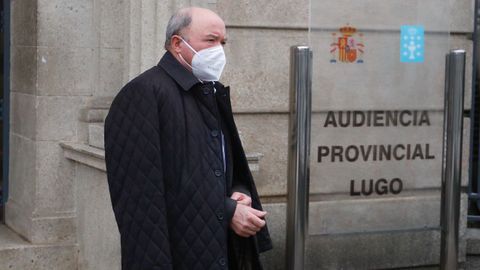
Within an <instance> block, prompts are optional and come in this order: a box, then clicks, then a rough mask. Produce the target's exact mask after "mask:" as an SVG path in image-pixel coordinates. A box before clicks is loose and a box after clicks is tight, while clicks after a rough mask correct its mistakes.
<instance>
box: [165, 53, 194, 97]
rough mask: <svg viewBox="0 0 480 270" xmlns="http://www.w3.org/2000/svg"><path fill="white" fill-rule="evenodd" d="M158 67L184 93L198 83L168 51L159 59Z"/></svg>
mask: <svg viewBox="0 0 480 270" xmlns="http://www.w3.org/2000/svg"><path fill="white" fill-rule="evenodd" d="M158 66H159V67H161V68H163V69H164V70H165V71H166V72H167V73H168V75H170V76H171V77H172V78H173V79H174V80H175V81H176V82H177V83H178V84H179V85H180V86H181V87H182V88H183V90H185V91H188V90H190V88H192V87H193V86H194V85H195V84H197V83H200V81H199V80H198V79H197V78H196V77H195V75H193V73H192V72H191V71H189V70H188V69H186V68H185V67H184V66H182V64H180V63H179V62H178V60H177V59H176V58H175V57H174V56H173V55H172V54H171V53H170V52H169V51H167V52H166V53H165V54H164V55H163V57H162V59H160V62H159V63H158Z"/></svg>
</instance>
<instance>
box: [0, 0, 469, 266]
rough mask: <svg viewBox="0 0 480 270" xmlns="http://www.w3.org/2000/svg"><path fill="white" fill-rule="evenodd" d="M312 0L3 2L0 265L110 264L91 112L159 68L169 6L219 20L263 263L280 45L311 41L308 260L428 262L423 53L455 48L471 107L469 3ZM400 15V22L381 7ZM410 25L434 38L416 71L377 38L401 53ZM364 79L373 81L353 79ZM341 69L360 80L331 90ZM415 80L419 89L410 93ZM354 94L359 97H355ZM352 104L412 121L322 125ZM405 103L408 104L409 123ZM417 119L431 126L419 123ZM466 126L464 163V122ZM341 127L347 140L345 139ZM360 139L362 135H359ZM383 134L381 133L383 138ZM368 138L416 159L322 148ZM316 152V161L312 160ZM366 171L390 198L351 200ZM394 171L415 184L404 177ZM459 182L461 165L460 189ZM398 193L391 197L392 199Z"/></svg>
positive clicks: (283, 145)
mask: <svg viewBox="0 0 480 270" xmlns="http://www.w3.org/2000/svg"><path fill="white" fill-rule="evenodd" d="M318 2H322V3H317V2H315V1H307V0H296V1H287V0H281V1H263V0H262V1H258V0H257V1H253V0H241V1H235V0H162V1H158V0H141V1H138V0H11V3H10V4H11V7H10V15H11V20H10V23H11V30H10V31H11V32H10V33H11V34H10V38H11V45H10V63H11V69H10V78H9V79H10V86H11V87H10V121H11V125H10V131H9V138H10V144H9V145H10V151H9V160H10V161H9V177H8V183H9V198H8V201H7V203H6V205H5V218H4V223H5V224H4V225H0V269H81V270H87V269H89V270H90V269H92V270H100V269H102V270H103V269H105V270H109V269H120V246H119V234H118V229H117V226H116V223H115V220H114V216H113V212H112V208H111V203H110V197H109V193H108V185H107V179H106V173H105V163H104V151H103V121H104V118H105V116H106V113H107V112H108V108H109V105H110V103H111V101H112V99H113V97H114V96H115V94H116V93H117V92H118V91H119V90H120V88H121V87H122V86H123V85H124V84H125V83H126V82H128V81H129V80H130V79H131V78H133V77H135V76H136V75H138V74H140V73H141V72H142V71H144V70H146V69H148V68H150V67H151V66H153V65H156V64H157V62H158V61H159V59H160V57H161V55H162V54H163V52H164V49H163V43H164V33H165V27H166V23H167V21H168V19H169V17H170V16H171V15H172V14H173V12H174V11H175V10H177V9H179V8H181V7H186V6H201V7H206V8H210V9H212V10H214V11H216V12H217V13H218V14H219V15H220V16H221V17H222V18H224V20H225V22H226V25H227V36H228V45H227V46H226V47H225V51H226V55H227V62H228V63H227V66H226V69H225V71H224V75H223V77H222V81H223V82H224V83H225V84H227V85H230V86H231V89H232V94H231V95H232V105H233V109H234V113H235V119H236V122H237V125H238V129H239V131H240V133H241V138H242V141H243V144H244V147H245V150H246V152H247V156H248V159H249V163H250V167H251V169H252V172H253V174H254V178H255V181H256V184H257V188H258V190H259V194H260V196H261V200H262V203H263V204H264V206H265V209H266V210H267V211H268V212H269V214H268V217H267V221H268V224H269V226H270V230H271V234H272V235H271V236H272V239H273V242H274V250H272V251H269V252H267V253H265V254H263V255H262V260H263V262H264V264H265V268H266V269H286V268H285V260H286V248H285V247H286V231H287V229H286V212H287V194H288V192H287V182H288V181H287V180H288V179H287V164H288V125H289V122H288V121H289V113H290V108H289V91H290V82H289V80H290V55H289V53H290V47H291V46H293V45H298V44H309V45H311V47H312V48H313V50H314V51H313V54H314V59H318V62H315V61H317V60H314V73H313V88H314V95H313V99H312V102H313V108H314V115H313V120H312V122H313V123H312V129H313V131H312V132H313V133H312V154H311V156H312V159H315V161H312V165H311V179H313V180H312V182H311V193H312V196H311V204H310V220H309V222H310V223H309V240H308V244H307V259H306V261H307V268H310V269H373V268H375V269H378V268H381V269H389V268H391V269H394V268H402V267H414V266H415V267H417V266H419V267H420V266H425V267H427V266H434V265H438V262H439V256H440V253H439V245H440V231H439V229H438V227H439V222H440V195H439V194H440V193H439V190H440V186H441V160H442V158H441V156H442V131H441V129H442V123H443V118H442V113H443V111H442V109H443V107H442V106H443V105H442V104H443V87H444V85H443V83H444V74H443V72H444V65H443V63H444V58H442V59H440V60H438V59H437V60H435V61H433V59H432V58H431V55H435V57H437V56H438V55H442V54H443V55H444V54H445V53H447V52H448V50H449V49H450V48H464V49H466V51H467V72H466V73H467V75H466V78H467V80H466V86H467V87H466V89H465V93H466V97H465V100H466V101H465V107H466V109H468V108H470V100H471V99H470V93H471V91H472V90H471V85H472V82H471V78H472V71H471V70H472V69H471V66H472V57H471V56H472V52H473V45H472V44H473V43H472V40H471V35H472V33H473V31H474V29H473V21H474V1H473V0H457V1H455V3H453V1H443V0H442V1H433V0H432V1H409V2H405V1H400V0H398V1H396V0H389V1H384V0H372V1H352V2H351V3H349V1H333V0H332V1H318ZM354 2H355V3H357V4H356V5H359V6H355V4H354ZM360 2H362V3H360ZM404 2H405V3H404ZM438 2H442V3H443V2H444V3H443V4H439V3H438ZM450 2H452V3H450ZM343 10H355V12H353V11H350V12H343V13H342V11H343ZM397 12H398V13H399V14H398V16H397V14H396V13H397ZM401 12H404V13H406V14H407V15H405V16H403V15H401V14H400V13H401ZM442 12H444V14H443V15H445V16H442V14H441V13H442ZM408 14H414V15H411V16H412V17H409V16H410V15H408ZM329 16H330V17H329ZM396 16H397V17H399V18H404V19H405V21H396V20H395V19H392V18H395V17H396ZM408 18H410V21H408V20H407V19H408ZM399 20H400V19H399ZM415 23H421V24H422V25H424V27H425V40H426V41H425V43H424V44H425V46H427V45H428V46H429V48H430V50H428V51H425V60H424V61H425V62H424V63H422V66H421V67H422V68H419V66H416V68H415V69H413V71H412V70H411V69H408V68H405V67H403V66H401V65H400V64H389V63H393V60H391V59H390V58H389V55H390V54H389V51H388V50H391V53H392V55H394V57H395V59H398V62H400V59H401V56H400V55H399V54H398V52H397V51H398V50H400V49H401V48H398V47H400V46H401V43H400V34H401V29H400V26H401V25H404V24H405V25H411V24H415ZM309 26H310V28H309ZM309 29H310V31H309ZM352 29H354V30H352ZM397 30H398V31H397ZM352 31H354V32H352ZM359 32H362V36H358V33H359ZM354 33H355V35H357V36H356V38H357V43H356V45H357V46H356V49H358V50H357V51H355V53H353V50H349V51H346V49H345V46H343V47H342V45H341V43H342V39H343V40H344V41H345V42H346V43H348V42H350V41H351V40H352V39H351V37H352V36H353V35H354ZM385 33H386V34H385ZM427 37H429V39H428V40H427ZM336 41H338V44H337V45H332V44H336ZM332 46H333V47H332ZM362 46H363V47H362ZM392 48H394V49H392ZM337 53H338V55H337ZM342 53H343V54H342ZM429 53H430V54H429ZM376 54H377V55H378V56H375V55H376ZM429 55H430V56H429ZM380 56H381V57H380ZM392 57H393V56H392ZM392 59H393V58H392ZM359 60H361V61H362V62H358V61H359ZM334 61H335V62H337V63H334ZM339 62H345V63H339ZM347 62H358V65H357V66H356V67H360V68H361V71H358V70H357V71H355V70H353V71H352V70H351V68H350V67H351V66H348V63H347ZM336 64H339V65H336ZM340 64H342V65H343V66H341V65H340ZM339 67H341V68H339ZM345 67H347V69H349V70H347V71H345ZM315 68H316V69H315ZM382 69H383V70H388V71H389V72H388V74H390V75H391V77H388V76H387V78H386V79H385V77H384V78H383V79H382V78H378V77H375V76H374V74H375V70H382ZM345 73H348V74H351V76H349V77H348V78H349V79H345V78H344V77H342V75H341V74H345ZM355 74H361V77H358V78H356V77H355V76H356V75H355ZM419 74H420V75H419ZM329 78H330V79H331V80H329ZM366 78H367V79H368V81H369V82H368V83H366V84H362V82H363V81H364V80H365V79H366ZM402 78H415V80H416V81H415V82H416V83H418V84H419V85H416V84H412V85H410V86H408V84H407V86H405V85H406V84H404V83H403V82H401V79H402ZM422 78H423V79H422ZM345 81H349V85H357V86H359V85H362V87H364V89H363V88H362V87H360V86H359V87H358V89H353V90H352V91H351V92H348V93H342V92H341V89H348V88H349V86H348V85H345V86H343V87H344V88H342V87H341V86H342V82H345ZM384 82H386V83H384ZM402 87H403V88H402ZM387 88H388V89H387ZM408 89H410V90H411V91H408ZM418 89H426V90H425V92H424V93H420V94H418V95H417V94H416V93H418V91H416V90H418ZM362 90H364V92H363V94H361V95H356V93H358V92H359V91H362ZM387 90H388V91H387ZM315 91H316V92H315ZM402 91H403V92H402ZM392 93H403V94H392ZM408 96H410V98H407V97H408ZM403 97H405V100H402V98H403ZM354 111H361V112H364V114H363V116H358V117H363V118H365V119H366V118H367V117H374V116H367V112H369V111H370V112H373V111H383V116H382V119H387V117H388V116H387V115H393V114H396V115H397V117H400V116H399V114H400V113H401V111H407V112H409V113H408V116H409V118H408V119H410V120H405V121H415V122H416V123H417V125H411V126H410V127H407V128H406V129H405V127H399V128H394V129H391V130H386V131H385V132H383V131H381V132H378V129H372V128H370V127H367V126H366V124H364V126H363V127H360V128H359V129H357V128H355V129H353V127H352V128H348V127H347V128H346V129H343V130H341V129H333V126H332V129H327V128H328V127H329V125H334V124H333V122H332V121H333V120H332V117H333V118H335V121H337V120H339V118H340V117H341V116H340V113H344V115H343V117H346V115H347V113H348V112H350V115H351V117H352V118H351V119H352V120H351V121H352V124H351V125H352V126H353V121H354V120H353V119H354V118H353V117H354V116H353V113H354ZM395 111H396V113H395ZM414 113H415V114H417V113H418V116H417V115H416V116H415V119H416V120H413V117H414V116H413V114H414ZM357 114H358V113H357ZM404 114H405V113H404ZM425 114H426V116H425ZM358 115H360V114H358ZM329 117H330V118H329ZM378 117H379V116H377V118H378ZM426 118H427V119H426ZM345 119H346V118H345ZM405 119H407V118H405ZM422 119H423V120H422ZM344 121H346V120H344ZM365 121H366V120H365ZM372 121H373V120H372ZM385 121H386V120H385ZM392 121H393V120H392ZM400 121H401V120H400ZM422 121H423V123H424V124H425V125H427V123H428V124H429V125H427V127H426V128H425V129H422V127H421V126H422V125H421V123H422ZM382 123H384V122H382ZM384 125H385V124H384ZM464 126H465V127H464V129H465V137H464V142H465V147H464V171H465V172H466V171H468V159H469V156H468V153H469V150H468V148H469V146H468V142H469V139H468V134H469V123H468V121H466V122H465V125H464ZM322 128H323V129H322ZM418 130H420V133H418V134H417V133H415V132H417V131H418ZM412 132H413V133H412ZM346 133H348V134H349V135H351V137H348V136H343V137H342V135H341V134H346ZM412 134H413V135H412ZM362 136H368V137H369V138H370V140H367V141H362V140H359V139H358V138H361V137H362ZM409 136H410V137H409ZM411 136H414V137H411ZM387 137H388V138H390V139H393V140H392V141H388V140H383V138H387ZM405 138H407V139H405ZM410 138H413V139H411V140H410ZM375 142H377V143H378V144H379V145H388V144H391V145H393V146H392V147H395V145H397V144H402V145H404V148H406V145H408V144H411V145H412V146H411V147H412V149H411V150H409V151H412V153H411V155H414V152H416V151H417V150H415V149H416V148H415V147H416V146H415V145H416V144H415V143H417V144H419V145H420V146H419V147H420V148H421V150H418V151H421V152H422V157H423V159H424V160H425V162H420V163H416V162H414V163H411V164H410V163H402V162H397V163H395V162H387V163H386V164H385V166H383V163H382V166H381V168H380V167H378V166H377V165H376V164H370V163H369V164H363V163H358V162H351V163H347V164H346V165H345V167H342V166H340V165H344V164H338V163H335V162H333V159H334V157H333V156H332V155H327V154H326V151H331V152H333V151H339V150H338V149H337V150H333V148H332V146H335V145H336V146H343V147H344V148H347V147H348V146H350V145H360V144H365V145H368V144H372V145H373V144H374V143H375ZM395 142H397V144H394V143H395ZM427 145H428V149H427ZM322 147H323V148H322ZM409 147H410V146H409ZM351 149H353V148H351ZM317 151H318V152H317ZM321 151H323V152H321ZM352 151H354V150H352ZM358 151H360V150H358ZM364 151H365V150H364ZM372 151H373V150H372ZM379 151H380V150H379ZM320 152H321V153H322V154H320ZM317 154H318V155H317ZM417 155H419V154H418V153H417ZM432 156H435V158H434V159H433V158H432V161H429V160H428V158H429V157H432ZM321 157H323V158H324V162H323V163H321V162H318V161H319V159H320V158H321ZM337 158H340V157H337ZM346 158H348V157H345V159H346ZM418 158H420V157H419V156H418ZM327 161H330V162H327ZM326 163H328V164H326ZM379 168H380V169H379ZM369 170H380V171H382V172H393V173H391V174H389V175H385V177H387V176H388V177H390V178H389V179H386V180H388V181H389V182H388V183H389V184H390V189H389V190H390V194H388V195H387V196H382V195H383V194H374V195H373V197H372V196H370V197H365V196H364V197H361V196H360V197H361V198H356V197H352V192H353V193H355V192H357V193H361V192H367V193H368V191H365V190H362V179H363V180H364V181H363V185H364V186H365V185H366V186H368V185H369V181H370V178H371V177H374V176H377V175H375V174H373V175H369V174H365V175H359V172H361V173H363V172H367V171H369ZM352 175H358V177H359V179H357V182H350V181H353V179H352V177H353V176H352ZM396 175H401V176H402V177H398V178H402V179H401V180H402V182H401V185H402V186H401V188H400V184H399V182H398V181H397V182H395V181H393V180H394V179H395V177H396ZM405 175H407V176H409V177H411V179H414V180H411V181H410V182H409V181H407V180H405V178H404V177H407V176H405ZM467 178H468V175H467V173H465V174H464V178H463V186H464V187H466V186H467ZM315 179H320V180H318V181H316V180H315ZM374 180H377V182H378V178H376V179H372V181H374ZM342 181H343V182H342ZM377 182H375V185H376V183H377ZM392 183H393V184H392ZM352 185H353V186H352ZM372 185H374V184H372ZM387 186H388V184H387ZM376 188H377V191H378V190H380V191H381V190H383V189H382V188H379V187H376ZM387 188H388V187H387ZM399 189H401V194H398V196H396V195H397V194H395V192H396V191H398V190H399ZM392 191H393V192H392ZM377 193H378V192H377ZM398 193H400V191H398ZM461 213H462V215H461V230H460V239H461V242H460V250H461V252H460V255H459V258H460V261H461V262H464V261H465V258H466V236H465V234H466V216H467V197H466V195H465V194H463V195H462V211H461ZM420 228H423V229H424V230H419V229H420Z"/></svg>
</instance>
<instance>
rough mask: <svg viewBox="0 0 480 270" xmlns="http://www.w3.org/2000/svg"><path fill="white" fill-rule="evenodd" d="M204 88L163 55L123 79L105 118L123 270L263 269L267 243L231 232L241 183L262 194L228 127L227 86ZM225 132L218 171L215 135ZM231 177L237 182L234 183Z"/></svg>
mask: <svg viewBox="0 0 480 270" xmlns="http://www.w3.org/2000/svg"><path fill="white" fill-rule="evenodd" d="M215 91H216V92H215V93H214V88H213V85H212V84H211V83H209V84H201V83H199V82H198V80H197V79H196V78H195V77H194V76H193V74H192V73H191V72H189V71H187V70H186V69H185V68H184V67H183V66H182V65H180V63H178V61H177V60H176V59H175V58H174V57H173V56H172V55H171V54H170V53H169V52H167V53H165V55H164V56H163V58H162V59H161V61H160V63H159V64H158V65H157V66H155V67H153V68H151V69H149V70H147V71H146V72H144V73H142V74H141V75H139V76H138V77H137V78H135V79H133V80H132V81H130V82H129V83H128V84H127V85H125V87H123V89H121V91H120V92H119V93H118V95H117V96H116V97H115V99H114V101H113V103H112V106H111V108H110V111H109V113H108V116H107V118H106V120H105V160H106V165H107V176H108V184H109V189H110V195H111V200H112V206H113V210H114V214H115V219H116V221H117V224H118V228H119V231H120V236H121V252H122V269H123V270H138V269H142V270H147V269H148V270H151V269H155V270H160V269H161V270H169V269H186V270H187V269H188V270H197V269H230V270H236V269H253V270H255V269H262V267H261V264H260V261H259V256H258V254H259V253H260V252H263V251H265V250H268V249H271V240H270V238H269V234H268V231H267V227H266V226H265V227H264V228H263V229H262V230H261V231H260V232H258V233H257V235H256V236H255V237H250V238H242V237H239V236H237V235H235V234H234V233H233V231H231V229H229V223H230V219H231V217H232V215H233V212H234V210H235V207H236V202H234V201H233V200H231V199H230V198H229V196H230V195H231V193H232V185H233V184H235V183H236V184H235V185H237V184H238V185H239V186H241V187H244V189H246V190H245V192H246V193H250V195H251V197H252V207H254V208H256V209H259V210H261V209H262V207H261V204H260V201H259V197H258V194H257V191H256V188H255V184H254V182H253V178H252V175H251V173H250V170H249V168H248V163H247V160H246V157H245V153H244V150H243V148H242V145H241V142H240V139H239V136H238V132H237V128H236V126H235V123H234V120H233V115H232V109H231V104H230V96H229V88H228V87H224V86H223V85H221V84H220V83H216V84H215ZM219 130H225V131H227V134H229V136H227V137H228V142H229V153H230V154H229V157H230V158H227V159H225V160H228V161H229V164H230V165H228V166H227V167H229V168H230V170H228V171H225V169H224V163H223V162H224V159H223V153H222V143H221V142H222V141H221V136H220V135H221V133H220V132H219ZM232 182H234V183H232Z"/></svg>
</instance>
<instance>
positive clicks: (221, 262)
mask: <svg viewBox="0 0 480 270" xmlns="http://www.w3.org/2000/svg"><path fill="white" fill-rule="evenodd" d="M218 263H219V264H220V265H222V266H224V265H225V264H227V260H225V258H220V260H218Z"/></svg>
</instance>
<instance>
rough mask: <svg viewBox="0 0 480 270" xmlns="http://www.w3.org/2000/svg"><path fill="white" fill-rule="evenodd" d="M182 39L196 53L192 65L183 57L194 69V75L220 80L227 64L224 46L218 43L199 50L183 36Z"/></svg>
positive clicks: (203, 78) (199, 77)
mask: <svg viewBox="0 0 480 270" xmlns="http://www.w3.org/2000/svg"><path fill="white" fill-rule="evenodd" d="M180 39H182V41H183V42H184V43H185V44H186V45H187V46H188V47H189V48H190V50H192V51H193V52H194V53H195V55H194V56H193V59H192V65H189V64H188V63H187V61H185V59H183V57H182V59H183V61H184V62H185V63H186V64H187V65H188V66H190V68H191V69H192V72H193V75H195V76H196V77H197V78H198V79H199V80H201V81H218V80H220V76H222V72H223V68H224V67H225V64H226V59H225V52H224V51H223V46H222V45H218V46H215V47H210V48H206V49H203V50H200V51H198V52H197V51H195V50H194V49H193V48H192V46H190V44H188V43H187V42H186V41H185V40H184V39H183V38H181V37H180ZM180 56H182V55H180Z"/></svg>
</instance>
